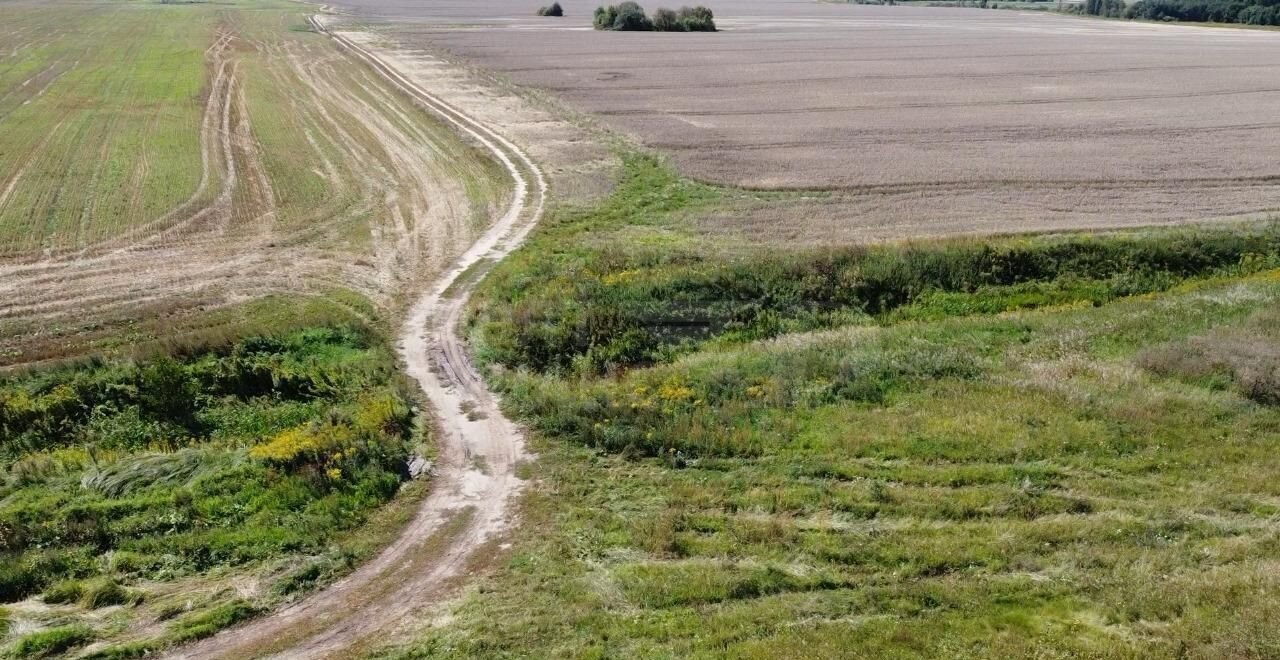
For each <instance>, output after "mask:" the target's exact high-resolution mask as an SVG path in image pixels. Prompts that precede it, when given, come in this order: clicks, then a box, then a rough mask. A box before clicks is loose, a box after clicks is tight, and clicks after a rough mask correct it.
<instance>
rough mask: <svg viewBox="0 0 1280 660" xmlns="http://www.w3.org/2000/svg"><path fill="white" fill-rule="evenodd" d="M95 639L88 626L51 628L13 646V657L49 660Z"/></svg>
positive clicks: (27, 637)
mask: <svg viewBox="0 0 1280 660" xmlns="http://www.w3.org/2000/svg"><path fill="white" fill-rule="evenodd" d="M92 639H93V631H92V630H90V629H89V628H88V627H87V626H82V625H70V626H59V627H57V628H49V629H47V630H42V631H40V632H34V633H31V634H29V635H24V636H23V637H22V638H21V639H19V640H18V641H17V643H16V644H14V646H13V652H12V657H15V658H47V657H49V656H52V655H58V654H60V653H63V652H64V651H69V650H71V649H73V648H75V647H77V646H83V645H84V644H86V643H88V642H89V641H90V640H92Z"/></svg>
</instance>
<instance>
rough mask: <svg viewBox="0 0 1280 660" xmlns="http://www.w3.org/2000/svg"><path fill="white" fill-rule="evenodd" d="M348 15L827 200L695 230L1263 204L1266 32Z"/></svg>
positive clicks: (1113, 215) (836, 233) (743, 211)
mask: <svg viewBox="0 0 1280 660" xmlns="http://www.w3.org/2000/svg"><path fill="white" fill-rule="evenodd" d="M642 4H646V3H642ZM647 4H649V5H653V6H652V7H647V8H648V9H654V8H656V7H658V6H659V5H658V4H654V3H647ZM342 6H343V7H350V8H351V10H352V11H354V12H356V13H357V14H359V15H362V16H367V17H384V18H388V19H392V20H391V24H390V25H389V26H388V30H389V31H390V32H391V34H392V35H393V36H394V37H395V38H397V39H398V40H400V41H402V42H404V43H407V44H411V45H415V46H421V47H424V48H432V49H443V50H445V51H448V52H450V53H452V54H453V55H455V56H458V57H460V58H461V59H463V60H466V61H469V62H474V63H476V64H479V65H481V66H484V67H486V68H491V69H494V70H496V71H497V72H499V73H500V74H501V75H504V76H507V77H509V78H510V79H511V80H513V81H514V82H517V83H520V84H525V85H530V86H533V87H536V88H540V89H544V90H549V91H550V92H552V93H553V94H554V95H555V96H556V97H558V98H560V99H562V100H564V101H567V102H568V104H569V105H570V106H572V107H574V108H576V109H578V110H582V111H586V112H587V113H590V114H593V115H595V116H598V117H600V118H602V119H603V120H604V121H605V123H606V124H608V125H609V126H611V127H613V128H615V129H618V130H621V131H623V132H625V133H627V134H630V135H632V136H634V137H636V138H638V139H639V140H640V141H641V142H643V143H644V144H645V145H647V146H651V147H654V148H657V149H658V150H660V151H662V152H663V153H666V154H670V155H671V156H672V158H673V160H674V162H675V164H676V165H677V166H678V167H679V169H680V170H681V171H682V172H683V173H685V174H687V175H690V176H692V177H694V178H697V179H701V180H705V181H709V182H715V183H725V184H730V185H734V186H745V187H751V188H757V187H762V188H787V189H806V190H813V189H822V190H824V191H827V192H825V193H824V194H823V195H822V196H821V197H820V199H818V200H817V201H816V202H815V201H813V200H803V201H801V202H800V203H799V204H800V211H801V212H799V213H794V212H793V211H794V210H795V204H796V203H797V202H796V200H787V201H786V202H785V203H784V204H783V205H782V206H781V207H779V205H777V204H771V203H757V204H744V205H741V206H738V207H735V208H733V209H731V212H728V213H717V214H715V215H713V216H712V217H709V218H707V219H706V220H705V221H704V223H703V224H704V228H705V229H707V230H708V231H712V232H715V233H720V234H729V235H733V236H735V237H746V238H748V239H753V240H758V241H760V242H770V241H776V240H779V239H785V240H788V241H800V242H810V243H815V242H827V241H832V240H843V241H847V240H865V239H867V238H876V239H883V238H893V237H900V236H919V235H937V234H948V233H962V232H965V233H967V232H975V231H976V232H992V231H1025V230H1048V229H1062V228H1067V227H1101V226H1119V225H1136V224H1165V223H1172V222H1179V221H1188V220H1195V221H1201V220H1210V219H1220V218H1228V217H1238V216H1258V215H1261V214H1263V213H1264V212H1266V211H1270V210H1274V209H1276V208H1278V207H1280V181H1278V180H1277V175H1278V174H1280V170H1277V167H1276V165H1275V161H1274V158H1273V155H1274V154H1275V153H1276V152H1277V148H1280V122H1277V121H1276V119H1275V107H1276V103H1277V102H1278V101H1280V85H1277V84H1276V73H1277V70H1278V69H1280V48H1277V47H1276V44H1275V35H1274V34H1271V33H1266V32H1251V31H1244V30H1227V29H1205V28H1192V27H1182V26H1166V25H1152V24H1136V23H1123V22H1113V21H1088V20H1080V19H1073V18H1066V17H1061V16H1052V15H1044V14H1041V13H1025V12H1005V11H1000V12H995V11H976V10H973V9H942V8H919V7H882V6H856V5H855V6H849V5H827V4H822V3H811V2H769V3H765V2H733V3H728V2H721V3H711V7H712V8H713V9H714V10H715V11H716V15H717V19H718V20H717V23H718V24H719V25H720V26H721V28H722V31H721V32H720V33H716V34H660V33H634V34H615V33H600V32H595V31H592V30H591V29H589V26H590V20H591V16H590V14H591V10H592V9H593V8H594V4H591V3H587V4H572V3H571V4H568V5H566V11H567V13H568V16H566V17H565V18H563V19H542V18H537V17H534V16H532V9H531V8H530V7H526V6H525V5H524V4H523V3H518V2H511V1H509V0H492V1H490V2H485V3H480V4H478V5H467V6H465V7H464V6H462V5H456V6H455V5H452V4H444V5H437V4H434V3H433V4H432V5H420V4H415V3H407V2H399V3H397V2H387V1H384V0H352V1H351V2H347V3H343V4H342ZM779 208H781V209H783V210H785V211H786V212H785V213H784V212H782V211H780V210H779Z"/></svg>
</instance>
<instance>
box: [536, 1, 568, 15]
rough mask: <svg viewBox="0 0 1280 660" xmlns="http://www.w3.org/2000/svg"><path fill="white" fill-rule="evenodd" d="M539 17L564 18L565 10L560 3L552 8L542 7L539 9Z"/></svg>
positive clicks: (555, 3)
mask: <svg viewBox="0 0 1280 660" xmlns="http://www.w3.org/2000/svg"><path fill="white" fill-rule="evenodd" d="M538 15H539V16H564V8H562V7H561V6H560V3H558V2H553V3H551V6H550V7H541V8H539V9H538Z"/></svg>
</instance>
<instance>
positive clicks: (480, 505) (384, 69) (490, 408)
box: [170, 17, 546, 658]
mask: <svg viewBox="0 0 1280 660" xmlns="http://www.w3.org/2000/svg"><path fill="white" fill-rule="evenodd" d="M312 22H313V24H314V25H315V27H316V28H317V29H320V30H322V31H327V30H326V27H325V24H324V20H323V18H320V17H317V18H313V19H312ZM331 34H332V36H333V38H334V39H335V40H337V42H338V43H339V44H341V45H342V46H343V47H344V48H345V49H347V50H348V51H349V52H350V53H351V54H352V55H353V56H355V57H356V58H358V59H360V60H363V61H364V62H365V63H367V64H368V65H369V66H370V67H372V68H373V69H374V70H376V71H377V72H378V73H380V74H381V75H382V76H384V77H385V78H386V79H387V80H388V81H389V82H391V83H392V84H393V85H394V86H396V87H398V88H399V89H400V90H401V91H403V92H404V93H405V94H407V95H409V96H410V97H412V98H413V99H414V100H415V102H417V103H418V104H420V105H421V106H422V107H423V108H425V109H426V110H428V111H429V112H432V113H434V114H436V115H437V116H439V117H440V118H441V119H443V120H444V121H446V122H447V123H449V124H451V125H452V126H453V127H454V128H456V129H457V130H458V131H459V132H460V133H462V134H464V135H465V136H467V137H468V138H470V139H472V140H474V141H475V142H476V143H477V144H478V145H480V146H482V147H483V148H485V149H486V150H488V151H489V152H491V153H492V154H493V156H494V157H495V158H496V159H497V160H498V161H499V162H500V163H501V164H502V166H503V167H504V168H505V169H506V170H507V172H508V173H509V174H510V176H511V178H512V180H513V181H514V184H515V190H514V194H513V195H512V201H511V205H510V207H509V208H508V209H507V211H506V213H505V215H504V216H503V217H502V218H501V219H500V220H499V221H498V222H496V223H495V224H494V225H493V226H492V227H491V228H490V229H489V230H488V231H487V232H486V233H485V234H484V235H482V236H481V237H480V239H479V240H477V241H476V242H475V243H474V244H473V245H472V246H471V247H470V249H468V250H467V251H466V252H465V253H464V254H463V255H462V256H461V257H460V258H459V259H458V260H457V261H456V262H455V263H454V265H453V267H452V268H451V269H449V270H448V271H447V272H446V273H445V274H444V275H443V276H441V277H440V278H438V279H437V280H436V282H435V283H434V285H433V286H431V288H430V289H429V290H428V291H427V292H426V294H425V295H423V296H422V297H421V299H419V300H418V302H417V303H416V304H415V305H414V306H413V307H412V309H411V311H410V313H409V315H408V319H407V320H406V322H405V324H404V326H403V328H402V332H401V337H400V345H399V348H400V354H401V356H402V358H403V359H404V361H405V364H406V365H407V368H408V371H409V373H410V374H411V375H412V376H413V377H414V379H416V380H417V381H418V383H419V384H420V385H421V386H422V389H423V392H424V393H425V394H426V397H427V399H428V401H429V402H430V404H431V408H432V410H433V411H434V413H435V415H436V420H437V422H438V424H437V427H438V440H439V444H440V456H439V459H438V465H437V467H436V473H435V475H434V476H433V478H432V484H431V494H430V495H429V496H428V497H427V498H426V499H425V500H424V501H423V502H422V504H421V505H420V508H419V509H418V512H417V514H416V515H415V518H414V520H413V521H412V522H411V523H410V524H409V525H408V526H407V527H406V528H405V530H404V532H403V534H402V535H401V537H400V538H399V539H398V540H396V541H395V542H394V543H393V544H392V545H391V546H389V547H387V548H386V549H385V550H383V552H382V553H381V554H379V555H378V556H377V557H376V558H375V559H373V560H372V561H370V562H369V563H368V564H366V565H364V566H362V567H361V568H360V569H359V570H357V571H356V572H355V573H353V574H352V575H350V576H348V577H347V578H345V579H344V580H342V581H340V582H338V583H336V584H334V585H333V586H331V587H330V588H328V589H326V590H324V591H322V592H320V593H317V594H315V595H313V596H311V597H309V598H307V599H305V600H303V601H301V602H299V603H297V604H295V605H292V606H290V607H288V608H285V609H284V610H281V611H280V612H277V613H274V614H272V615H270V616H267V617H265V618H262V619H258V620H256V621H253V622H251V623H249V624H247V625H245V626H241V627H238V628H233V629H230V630H226V631H223V632H222V633H220V634H218V635H216V636H214V637H212V638H209V639H207V640H204V641H202V642H199V643H197V644H195V645H192V646H189V647H185V648H180V649H177V650H176V651H174V652H173V653H171V654H170V656H171V657H180V658H248V657H264V656H265V657H276V658H322V657H331V656H338V655H349V654H350V653H352V652H353V651H355V650H356V649H358V648H361V647H367V646H372V645H374V644H375V643H376V642H381V641H385V640H386V639H387V638H388V637H389V636H392V635H394V634H395V633H396V632H397V631H400V630H403V628H404V626H403V624H404V623H405V622H406V621H407V620H408V619H409V618H410V617H412V616H414V615H415V613H417V612H419V611H421V610H422V609H423V608H425V607H427V606H430V605H432V604H434V603H437V602H439V600H440V599H441V597H443V596H444V595H445V594H447V593H448V592H449V591H450V590H451V588H453V587H455V586H457V584H458V583H459V581H460V580H461V579H462V578H463V577H464V576H465V575H466V573H467V571H468V570H469V567H471V566H473V565H475V564H476V563H480V562H483V561H484V560H485V559H486V558H487V557H489V556H490V553H492V552H494V551H496V550H497V548H496V545H495V544H496V543H497V538H498V537H499V535H500V534H501V532H503V530H505V529H506V528H507V526H508V525H509V523H510V521H511V511H512V503H513V501H514V499H515V496H516V494H517V493H518V492H519V491H520V488H521V480H520V479H519V477H517V476H516V472H515V471H516V467H517V465H518V464H519V462H520V461H521V460H522V459H523V458H524V456H525V449H524V444H523V440H522V438H521V434H520V431H519V429H517V428H516V426H515V425H514V424H512V423H511V421H509V420H508V419H507V418H506V417H504V416H503V414H502V412H501V410H499V408H498V403H497V400H496V398H495V397H494V395H493V394H492V393H491V392H489V390H488V389H487V388H486V387H485V386H484V384H483V382H482V381H481V379H480V377H479V375H478V374H477V373H476V371H475V368H474V367H473V366H472V364H471V362H470V361H469V359H468V357H467V354H466V350H465V346H464V345H463V343H462V340H461V339H459V337H458V335H457V332H456V329H457V325H458V321H459V319H460V318H461V315H462V310H463V307H464V305H465V303H466V300H467V298H468V295H469V293H470V291H471V289H472V288H473V286H474V283H475V281H476V279H477V278H476V275H478V274H480V273H482V272H483V271H484V270H487V269H488V268H489V267H490V266H491V265H492V264H493V263H495V262H496V261H497V260H499V259H501V258H502V257H503V256H505V255H506V254H507V253H509V252H510V251H511V250H513V249H514V248H515V247H516V246H518V245H519V244H520V243H521V242H522V241H523V240H524V238H525V236H526V235H527V234H528V232H529V230H530V229H532V227H533V226H534V224H535V223H536V222H537V221H538V219H539V217H540V216H541V215H542V209H543V202H544V197H545V193H546V182H545V180H544V178H543V176H542V174H541V172H539V170H538V169H537V167H536V166H535V165H534V164H533V162H532V160H530V159H529V158H528V157H527V156H526V155H525V154H524V152H523V151H521V149H520V148H519V147H517V146H516V145H515V144H513V143H511V142H510V141H508V140H507V139H505V138H503V137H502V136H501V135H498V134H497V133H496V132H494V131H493V130H491V129H489V128H487V127H486V126H484V125H482V124H480V123H479V122H477V121H475V120H473V119H471V118H469V117H468V116H466V115H464V114H462V113H461V112H459V111H458V110H457V109H455V108H453V107H451V106H449V105H448V104H446V103H444V102H443V101H441V100H439V99H438V98H436V97H434V96H432V95H431V94H430V93H428V92H426V91H425V90H423V89H421V88H420V87H418V86H417V85H415V84H414V83H413V82H412V81H410V80H409V79H408V78H406V77H405V76H403V75H402V74H400V73H399V72H397V71H396V70H395V69H393V68H391V67H390V66H389V65H387V64H386V63H385V62H384V61H383V60H381V59H380V58H379V57H378V56H377V55H375V54H374V53H372V52H370V51H369V50H366V49H365V48H364V47H362V46H360V45H357V44H356V43H354V42H352V41H351V40H350V39H348V38H346V37H345V36H343V35H342V34H340V33H336V32H335V33H331Z"/></svg>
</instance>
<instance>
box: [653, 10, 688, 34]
mask: <svg viewBox="0 0 1280 660" xmlns="http://www.w3.org/2000/svg"><path fill="white" fill-rule="evenodd" d="M653 29H654V30H655V31H657V32H680V31H682V30H684V28H683V27H682V26H681V25H680V20H679V18H677V16H676V13H675V12H674V11H671V10H670V9H659V10H657V11H655V12H653Z"/></svg>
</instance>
